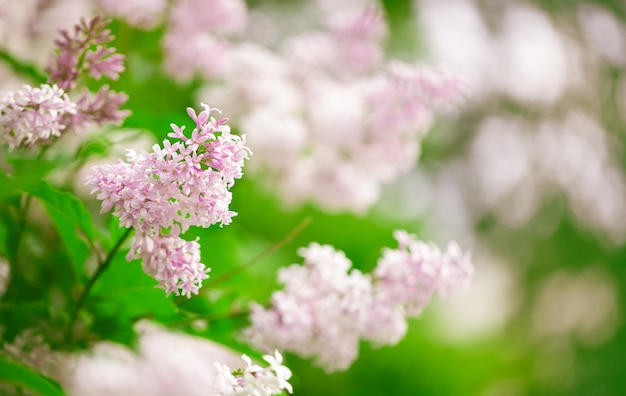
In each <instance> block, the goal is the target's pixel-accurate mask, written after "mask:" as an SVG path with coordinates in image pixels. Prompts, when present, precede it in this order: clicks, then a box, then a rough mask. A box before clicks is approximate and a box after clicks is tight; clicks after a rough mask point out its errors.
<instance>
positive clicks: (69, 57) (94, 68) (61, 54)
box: [46, 16, 125, 90]
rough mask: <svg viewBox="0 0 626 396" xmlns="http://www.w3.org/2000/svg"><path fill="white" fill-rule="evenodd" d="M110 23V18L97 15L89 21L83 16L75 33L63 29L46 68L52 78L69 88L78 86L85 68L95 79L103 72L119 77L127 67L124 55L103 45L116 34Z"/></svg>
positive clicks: (106, 74)
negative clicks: (110, 27) (109, 26)
mask: <svg viewBox="0 0 626 396" xmlns="http://www.w3.org/2000/svg"><path fill="white" fill-rule="evenodd" d="M108 24H109V21H108V20H106V19H104V18H102V17H99V16H96V17H94V18H92V19H90V20H89V21H86V20H84V19H82V20H81V21H80V23H79V24H77V25H75V26H74V31H73V34H70V32H68V31H67V30H65V29H61V30H60V31H59V33H60V34H61V38H59V39H57V40H55V41H54V43H55V45H56V47H57V53H56V54H54V56H53V57H52V60H51V62H50V64H49V65H48V67H47V68H46V71H47V72H48V73H50V79H49V81H50V82H56V83H57V84H58V85H59V87H61V88H63V89H65V90H69V89H72V88H75V87H76V80H77V79H78V77H80V76H81V75H82V74H83V72H85V71H86V72H87V73H89V75H90V76H91V77H93V78H95V79H100V78H101V77H102V76H105V77H107V78H109V79H111V80H116V79H118V78H119V74H120V73H121V72H123V71H124V70H125V69H124V55H121V54H116V53H115V48H110V47H106V46H104V45H103V44H106V43H108V42H110V41H112V40H113V38H114V37H113V35H112V34H111V32H110V31H109V30H108V29H106V26H107V25H108Z"/></svg>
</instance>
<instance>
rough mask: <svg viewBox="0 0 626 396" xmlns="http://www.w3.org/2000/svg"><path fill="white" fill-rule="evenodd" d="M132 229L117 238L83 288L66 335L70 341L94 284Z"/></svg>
mask: <svg viewBox="0 0 626 396" xmlns="http://www.w3.org/2000/svg"><path fill="white" fill-rule="evenodd" d="M132 231H133V228H128V229H127V230H126V231H125V232H124V234H123V235H122V236H121V237H120V239H118V240H117V242H116V243H115V246H113V248H112V249H111V250H110V251H109V254H108V255H107V256H106V258H105V259H104V261H103V262H101V263H100V264H99V265H98V269H97V270H96V272H95V273H94V274H93V276H92V277H91V278H90V279H89V281H88V282H87V284H86V285H85V288H84V289H83V293H82V294H81V295H80V297H79V299H78V302H77V303H76V307H75V308H74V311H73V312H72V317H71V319H70V323H69V325H68V329H67V337H66V339H67V341H68V342H71V341H72V337H73V334H74V324H75V323H76V318H77V317H78V313H79V312H80V310H81V309H82V308H83V306H84V305H85V301H86V300H87V297H88V296H89V292H90V291H91V289H92V288H93V285H94V284H95V283H96V281H97V280H98V278H100V276H101V275H102V274H103V273H104V272H105V271H106V270H107V269H108V268H109V267H110V266H111V263H112V262H113V257H115V255H116V254H117V252H118V250H119V249H120V247H122V244H123V243H124V241H126V239H127V238H128V236H129V235H130V233H131V232H132Z"/></svg>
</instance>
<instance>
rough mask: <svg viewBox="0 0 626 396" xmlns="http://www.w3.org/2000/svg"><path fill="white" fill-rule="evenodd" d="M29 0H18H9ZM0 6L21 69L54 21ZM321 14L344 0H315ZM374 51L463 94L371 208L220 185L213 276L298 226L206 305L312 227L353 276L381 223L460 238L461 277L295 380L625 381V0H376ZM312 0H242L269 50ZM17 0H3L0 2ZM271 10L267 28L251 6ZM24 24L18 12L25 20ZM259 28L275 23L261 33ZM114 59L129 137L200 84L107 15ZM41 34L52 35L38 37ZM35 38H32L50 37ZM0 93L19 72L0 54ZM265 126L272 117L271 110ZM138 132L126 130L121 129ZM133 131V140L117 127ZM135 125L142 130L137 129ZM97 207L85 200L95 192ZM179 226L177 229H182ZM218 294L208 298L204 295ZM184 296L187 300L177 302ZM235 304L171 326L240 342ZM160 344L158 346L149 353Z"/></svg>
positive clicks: (385, 227)
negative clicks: (442, 76) (221, 222)
mask: <svg viewBox="0 0 626 396" xmlns="http://www.w3.org/2000/svg"><path fill="white" fill-rule="evenodd" d="M25 3H26V2H25ZM35 3H36V4H38V5H39V6H40V7H43V8H42V9H44V10H47V14H46V13H42V14H40V19H38V20H37V23H36V24H32V23H30V22H29V20H28V16H29V15H31V14H28V12H30V11H24V12H23V13H22V15H23V16H24V19H23V20H21V21H20V20H19V19H17V20H16V19H12V20H7V19H6V18H5V19H2V20H1V21H2V23H1V24H0V42H2V43H3V48H4V50H5V51H10V52H12V53H14V54H15V55H16V56H17V57H20V58H21V59H24V60H25V61H28V62H31V63H33V64H34V65H38V64H39V65H41V64H44V63H45V56H44V55H45V53H46V51H47V50H49V48H50V47H49V44H50V43H49V41H50V38H51V37H52V36H51V35H52V33H51V32H53V31H54V30H55V29H56V28H57V25H56V22H58V21H59V20H62V21H66V20H67V21H69V20H71V19H72V18H73V17H76V16H78V15H79V14H80V13H81V12H82V11H86V12H88V11H89V6H85V8H84V9H81V8H80V7H78V8H75V9H74V11H75V12H76V15H67V14H64V15H63V16H62V18H60V19H59V15H55V14H54V12H53V11H54V10H55V8H54V7H52V6H49V7H48V8H46V7H47V5H46V4H48V3H50V4H52V2H46V1H40V2H33V4H35ZM322 3H325V4H326V7H328V8H330V9H332V7H334V6H336V5H337V4H339V3H341V2H337V3H334V2H333V1H327V2H322ZM381 5H382V8H383V9H384V11H385V17H386V18H387V21H388V23H389V39H388V42H387V45H386V51H387V53H388V56H389V57H393V58H397V59H401V60H405V61H417V60H419V61H423V62H424V63H427V64H430V65H435V66H438V67H442V68H446V69H447V70H450V71H452V72H454V73H457V74H458V75H460V76H462V77H463V78H465V79H466V80H467V81H468V83H469V87H470V92H471V94H470V97H469V99H468V100H467V102H466V103H465V104H464V105H463V106H461V107H460V108H459V109H458V110H457V111H456V112H454V113H453V114H451V115H450V114H448V115H445V116H442V117H440V118H438V119H437V122H436V123H435V125H434V127H433V128H432V130H431V131H430V132H429V134H428V136H427V137H426V139H425V140H424V142H423V144H422V154H421V157H420V159H419V161H418V163H416V164H415V168H414V170H412V171H411V172H410V173H409V174H407V175H405V176H403V177H401V178H400V179H399V180H397V181H396V182H394V183H392V184H388V185H386V186H385V187H384V190H383V194H382V198H381V199H380V201H379V202H378V203H377V204H376V205H375V206H374V207H373V208H372V209H371V210H370V211H368V212H367V213H364V214H360V215H354V214H349V213H331V214H329V213H326V212H323V211H321V210H319V209H317V208H316V207H314V206H311V205H308V206H304V207H300V208H295V209H294V208H289V207H285V206H284V205H282V204H281V201H280V200H279V199H276V196H275V194H273V193H272V191H268V189H267V188H265V187H264V185H263V183H261V182H259V181H257V180H255V179H254V178H246V177H244V179H242V180H241V181H239V182H238V183H237V185H236V186H235V188H234V189H233V194H234V201H233V209H234V210H236V211H237V212H239V215H238V216H237V218H236V221H235V222H234V224H233V225H231V226H229V227H225V228H224V229H219V228H216V229H209V230H200V231H194V232H195V233H197V235H198V236H199V237H201V240H202V243H203V259H204V260H205V262H209V263H221V264H220V265H215V264H213V265H212V267H213V271H212V276H215V277H217V276H219V275H220V274H222V273H227V272H228V271H229V269H232V268H234V267H235V266H237V265H238V264H239V263H241V262H242V261H244V262H245V261H246V260H249V259H250V258H251V257H254V256H255V254H257V253H258V252H260V251H262V250H263V249H265V248H267V247H270V246H273V245H275V244H276V243H278V242H279V241H281V240H282V239H283V238H284V237H285V236H286V235H288V234H290V232H291V231H292V230H293V229H294V227H296V226H297V225H298V224H299V223H300V222H301V221H302V220H303V219H305V218H308V217H310V218H311V219H312V222H311V224H310V225H309V226H308V227H306V228H305V229H304V230H303V231H302V232H301V233H299V234H298V235H296V236H295V238H294V240H293V241H291V242H290V243H288V244H286V245H285V246H281V248H280V249H279V250H278V251H276V252H273V253H272V254H271V255H269V256H267V257H264V258H263V259H262V260H259V262H258V263H256V264H255V265H254V266H253V267H251V268H250V269H249V270H248V271H247V272H245V273H241V274H238V275H237V276H236V277H233V278H231V279H229V280H228V281H226V282H224V283H223V284H221V285H219V286H220V287H218V288H216V290H215V293H213V294H211V299H212V300H211V301H214V302H215V301H216V304H215V307H217V308H211V309H213V310H215V311H216V312H219V310H220V309H222V308H221V307H224V306H233V305H234V306H239V307H240V306H244V305H245V304H246V303H247V302H248V301H249V300H250V299H260V300H262V299H264V298H265V299H266V298H267V297H268V296H269V295H270V293H271V291H272V290H273V289H274V287H275V286H276V284H275V271H276V269H277V268H279V267H280V266H283V265H287V264H289V263H292V262H300V259H299V258H298V257H297V256H296V248H297V247H298V246H303V245H306V244H308V243H309V242H310V241H317V242H319V243H329V244H332V245H334V246H335V247H336V248H338V249H341V250H343V251H345V252H346V255H347V256H348V257H349V258H350V259H351V260H352V261H353V263H354V266H355V267H357V268H360V269H363V270H365V271H367V270H370V269H371V268H372V267H373V266H374V265H375V262H376V258H377V257H378V256H379V253H380V251H381V249H382V248H383V247H385V246H393V245H394V242H393V239H392V236H391V231H392V230H394V229H398V228H404V229H407V230H409V231H411V232H415V233H417V234H418V235H419V236H420V237H422V238H424V239H428V240H433V241H435V242H437V243H438V244H441V245H444V244H445V243H447V241H448V240H456V241H458V242H459V243H460V245H461V246H463V247H464V248H466V249H470V250H472V256H473V262H474V265H475V268H476V273H475V276H474V279H473V281H472V286H471V289H470V290H469V291H468V292H466V293H464V294H462V295H460V296H458V297H457V298H455V299H449V300H445V301H436V302H433V303H432V304H431V305H430V306H429V307H428V308H427V309H426V311H425V312H424V314H423V315H422V317H420V318H418V319H415V320H412V321H411V322H410V327H409V332H408V334H407V336H406V338H405V339H404V340H403V341H402V342H400V343H399V344H398V345H397V346H395V347H385V348H381V349H376V348H373V347H372V346H370V345H367V344H364V345H362V348H361V354H360V358H359V359H358V360H357V361H356V363H355V364H354V365H353V366H352V368H351V369H350V370H348V371H346V372H343V373H335V374H326V373H324V371H323V370H321V369H319V368H315V367H312V366H311V365H310V363H309V362H307V361H302V360H300V359H298V358H297V357H295V356H291V355H289V356H287V359H288V360H287V364H288V366H289V367H290V368H291V369H292V370H293V372H294V378H293V380H292V384H293V386H294V388H295V394H296V395H383V394H385V395H386V394H397V395H485V396H494V395H514V396H516V395H619V394H624V392H626V368H625V367H626V331H625V328H624V325H623V320H624V318H623V307H624V305H625V303H626V295H625V293H624V292H625V291H626V267H625V266H626V248H625V247H624V242H625V241H626V175H625V173H624V172H625V170H626V151H625V149H624V144H625V143H626V3H625V2H624V1H623V0H605V1H601V0H596V1H583V0H568V1H557V0H554V1H549V0H546V1H541V0H536V1H531V0H528V1H524V0H508V1H507V0H415V1H409V0H384V1H382V2H381ZM309 6H310V5H309V4H308V2H304V1H297V0H291V1H285V0H274V1H272V0H249V1H248V7H249V10H250V15H251V17H250V19H251V20H256V19H254V18H255V16H256V15H264V16H265V18H266V19H265V20H263V19H262V18H259V19H258V21H259V22H258V24H257V25H255V24H251V25H250V27H249V29H250V30H251V32H253V33H254V32H265V33H266V34H259V35H257V38H258V39H259V41H261V42H263V41H264V42H266V43H268V45H271V42H272V41H273V40H275V39H276V37H283V36H286V35H289V34H292V32H294V31H298V30H299V29H302V27H303V26H308V24H310V25H311V26H314V22H311V19H310V18H309V17H308V14H307V12H308V11H309ZM13 7H16V5H15V2H13V1H11V0H5V1H0V15H3V14H4V15H9V14H13V13H14V11H15V10H14V9H13ZM268 20H269V21H272V23H270V24H268V22H267V21H268ZM31 22H32V21H31ZM270 27H271V29H270ZM113 31H114V33H115V34H116V35H117V40H118V41H116V45H117V47H118V51H119V52H122V53H125V54H126V55H127V69H128V70H127V72H126V74H124V76H123V77H122V78H121V79H120V80H119V81H117V82H115V83H114V84H113V87H114V88H115V89H117V90H123V91H125V92H127V93H128V94H129V96H130V100H129V102H128V106H127V107H128V108H130V109H132V111H133V114H132V116H131V117H130V118H129V119H128V120H127V121H126V123H125V125H124V128H125V129H126V130H127V135H124V136H126V137H127V138H128V136H131V138H130V139H131V140H135V142H134V144H138V145H141V144H144V146H145V145H146V144H149V141H150V140H151V139H154V140H160V139H162V138H163V137H165V135H166V133H167V131H168V125H169V123H170V122H174V123H183V122H184V121H185V117H186V115H185V114H184V112H182V111H181V109H184V107H186V106H189V105H193V104H194V103H196V102H198V101H199V99H201V98H199V95H200V94H199V92H201V91H202V90H201V89H200V88H201V87H202V86H203V84H204V83H203V82H201V81H199V80H197V79H196V80H193V81H191V82H185V83H177V82H176V81H174V80H173V79H171V78H169V77H168V76H167V75H166V74H165V72H164V71H163V70H162V69H161V67H160V64H159V62H160V59H161V56H162V54H161V49H160V48H161V47H160V44H159V37H160V35H161V34H162V30H159V28H157V29H156V30H149V31H143V30H138V29H135V28H131V27H130V26H128V25H127V24H126V23H124V22H121V21H119V20H116V21H114V24H113ZM46 43H48V44H46ZM46 45H48V47H46ZM0 67H1V68H2V69H1V73H2V76H3V77H2V79H1V80H0V85H2V88H3V89H11V88H15V87H19V85H20V84H21V83H22V82H23V76H19V75H16V74H15V73H14V72H13V70H12V69H11V67H9V66H7V65H6V64H3V63H2V62H0ZM276 122H280V120H276ZM136 129H140V130H143V131H150V132H151V133H152V135H150V134H148V136H149V137H148V138H146V137H145V136H144V137H143V138H142V139H146V140H147V141H148V143H142V142H143V140H139V143H138V142H137V141H136V139H135V136H136V135H133V134H131V132H128V131H130V130H136ZM128 134H130V135H128ZM144 135H145V133H144ZM92 204H93V207H94V208H96V207H97V203H96V202H93V203H92ZM194 235H196V234H193V232H192V235H191V236H194ZM220 304H221V305H220ZM193 309H196V308H193ZM241 324H242V322H241V318H235V319H232V320H225V321H220V322H216V323H211V324H210V325H209V326H208V327H200V328H198V327H188V328H183V329H181V330H182V331H185V332H188V333H192V334H196V335H201V336H203V337H207V338H210V339H214V340H218V341H220V342H224V343H226V344H228V345H232V346H234V347H236V343H235V342H234V341H233V340H231V339H230V338H229V337H230V336H231V335H232V330H233V329H236V328H237V326H240V325H241ZM165 358H167V357H164V359H165Z"/></svg>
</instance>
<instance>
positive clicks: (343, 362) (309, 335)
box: [244, 243, 371, 371]
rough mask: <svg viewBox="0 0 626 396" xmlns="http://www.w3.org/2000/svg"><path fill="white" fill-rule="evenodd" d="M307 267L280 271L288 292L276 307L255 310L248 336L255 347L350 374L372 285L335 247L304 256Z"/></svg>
mask: <svg viewBox="0 0 626 396" xmlns="http://www.w3.org/2000/svg"><path fill="white" fill-rule="evenodd" d="M299 254H300V255H302V256H303V257H304V265H292V266H290V267H287V268H283V269H281V270H280V271H279V275H278V278H279V281H280V283H282V284H284V285H285V288H284V290H282V291H277V292H275V293H274V294H273V295H272V307H271V308H269V309H266V308H263V307H261V306H260V305H257V304H253V305H252V307H251V309H252V313H251V321H252V324H251V326H250V327H249V328H247V329H246V330H245V331H244V336H245V337H246V338H247V339H248V340H249V341H250V342H251V343H252V345H254V346H255V347H257V348H259V349H261V350H265V351H271V350H272V349H274V348H278V349H281V350H284V351H289V352H293V353H295V354H297V355H300V356H302V357H307V358H313V359H314V361H315V362H316V363H317V364H318V365H320V366H322V367H323V368H324V369H325V370H327V371H336V370H345V369H347V368H348V367H349V366H350V364H352V362H353V361H354V360H355V359H356V357H357V355H358V349H359V340H360V339H359V336H360V334H361V332H362V329H363V326H364V325H365V323H366V322H367V314H368V307H369V304H370V296H371V290H370V289H371V281H370V279H369V277H368V276H367V275H363V274H362V273H361V272H360V271H358V270H356V269H353V270H352V271H350V272H348V271H349V270H350V267H351V266H352V264H351V263H350V261H349V260H348V259H347V258H346V256H345V255H344V254H343V252H339V251H336V250H335V249H334V248H333V247H332V246H328V245H319V244H316V243H312V244H310V245H309V246H308V247H307V248H302V249H300V250H299Z"/></svg>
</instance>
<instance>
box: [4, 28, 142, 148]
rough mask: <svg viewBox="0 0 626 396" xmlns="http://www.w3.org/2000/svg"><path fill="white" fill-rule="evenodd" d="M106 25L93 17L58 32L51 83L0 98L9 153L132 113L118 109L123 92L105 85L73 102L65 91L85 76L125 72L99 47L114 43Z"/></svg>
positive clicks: (116, 59)
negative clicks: (72, 27)
mask: <svg viewBox="0 0 626 396" xmlns="http://www.w3.org/2000/svg"><path fill="white" fill-rule="evenodd" d="M107 24H108V21H106V20H104V19H102V18H100V17H95V18H93V19H91V20H90V21H88V22H87V21H85V20H82V21H81V22H80V24H78V25H76V26H75V28H74V34H73V35H70V34H69V33H68V32H67V31H66V30H63V29H62V30H60V34H61V38H60V39H57V40H55V44H56V46H57V53H56V54H55V55H54V56H53V59H52V62H51V63H50V65H49V66H48V68H47V71H48V72H49V73H50V78H49V80H48V82H49V83H51V84H53V85H48V84H42V85H41V86H40V87H38V88H33V87H31V86H29V85H24V86H23V87H22V89H21V90H19V91H15V92H6V93H3V94H2V95H0V143H7V144H8V145H9V149H10V150H13V149H14V148H16V147H23V148H31V147H33V146H34V145H35V144H37V143H47V144H49V143H50V142H51V138H52V137H60V136H61V134H62V133H64V132H65V131H67V130H70V129H78V128H81V127H83V126H85V125H86V124H88V123H97V124H103V123H113V124H116V125H119V124H121V123H122V121H123V120H124V119H125V118H126V117H127V116H128V114H129V113H130V112H129V111H127V110H120V107H121V106H122V105H123V104H124V103H125V102H126V100H127V99H128V96H127V95H126V94H124V93H117V92H114V91H112V90H110V89H109V87H108V86H107V85H104V86H102V87H101V88H100V90H99V91H98V92H97V93H96V94H93V93H91V92H89V90H87V89H86V88H85V89H83V92H82V94H81V96H80V97H79V98H78V99H77V100H75V101H72V100H70V98H69V96H68V93H67V91H69V90H72V89H73V88H75V87H76V81H77V79H78V78H79V77H80V76H81V75H82V74H84V73H88V74H89V75H90V76H91V77H93V78H97V79H99V78H101V77H102V76H105V77H107V78H111V79H117V78H118V77H119V73H120V72H122V71H124V64H123V61H124V57H123V55H119V54H115V49H114V48H108V47H105V46H104V45H103V44H105V43H108V42H110V41H111V40H112V39H113V36H112V35H111V34H110V32H109V31H108V30H106V29H105V26H106V25H107ZM94 45H95V48H93V49H90V48H91V47H92V46H94Z"/></svg>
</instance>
